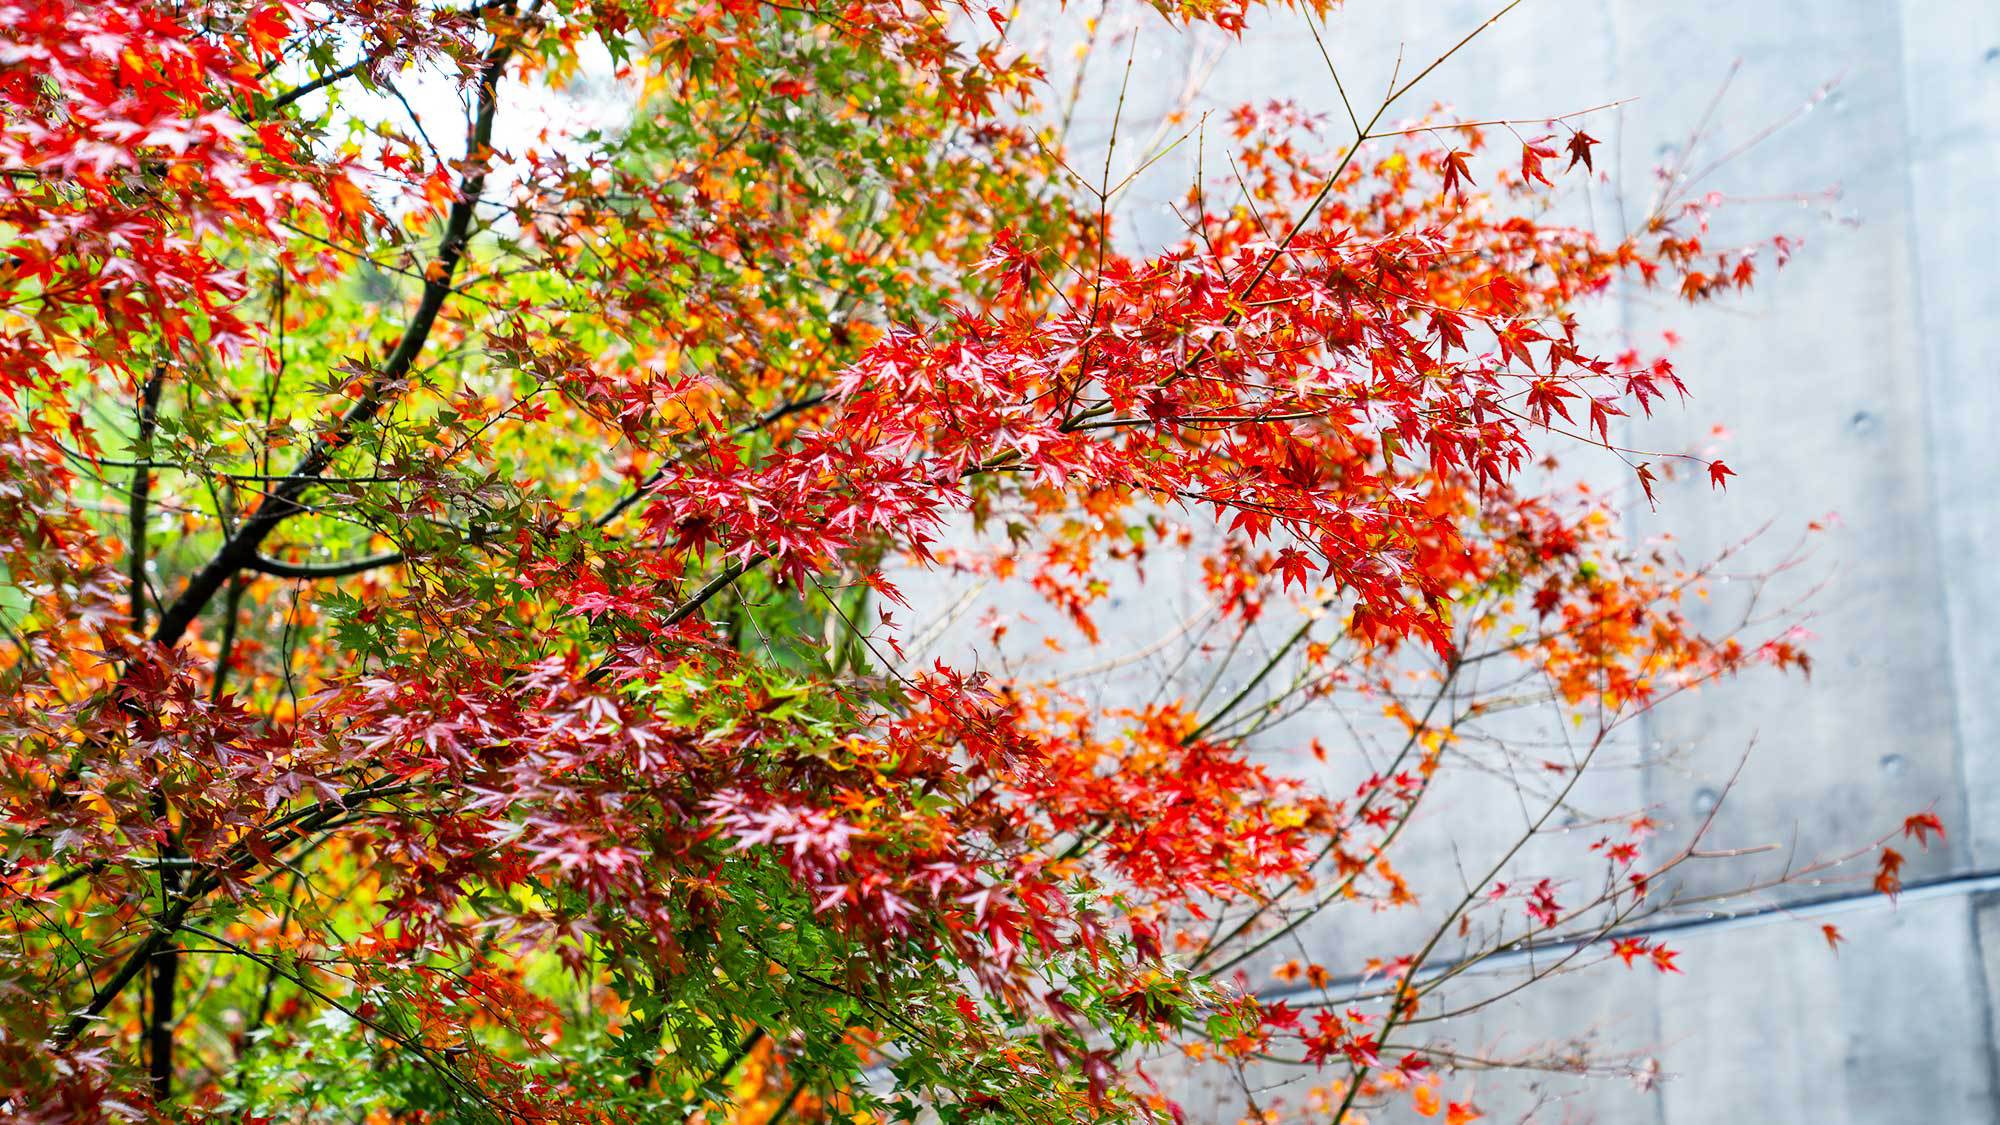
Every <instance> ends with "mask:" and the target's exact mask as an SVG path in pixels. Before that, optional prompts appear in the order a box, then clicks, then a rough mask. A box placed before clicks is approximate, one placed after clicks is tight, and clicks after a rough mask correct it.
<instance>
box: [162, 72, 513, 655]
mask: <svg viewBox="0 0 2000 1125" xmlns="http://www.w3.org/2000/svg"><path fill="white" fill-rule="evenodd" d="M513 52H514V41H513V40H512V39H506V40H502V41H500V42H497V43H495V44H494V46H493V47H492V48H491V49H490V50H489V51H487V53H486V60H485V64H484V65H483V66H482V67H481V68H480V73H479V104H478V108H477V110H476V111H475V113H474V116H473V119H472V122H471V125H470V128H469V129H468V130H467V134H466V146H465V151H466V161H467V163H468V164H469V165H470V166H471V168H470V170H469V171H468V172H467V173H466V175H465V178H464V179H463V180H462V181H461V183H460V185H459V198H458V199H457V200H456V201H455V202H454V203H453V204H452V205H451V211H450V213H449V214H448V215H447V217H446V219H445V226H444V236H443V238H442V239H441V240H440V241H439V243H438V253H437V257H436V258H435V259H433V260H432V263H431V268H430V269H429V270H427V271H426V275H425V276H426V280H425V282H424V290H423V295H422V296H421V297H420V298H419V299H418V301H417V307H416V310H415V311H414V312H413V313H412V314H411V316H410V322H409V324H408V325H406V326H405V327H404V329H403V335H402V337H401V338H400V339H399V340H397V342H396V347H395V350H394V351H392V352H390V353H389V358H388V360H387V361H386V362H385V363H383V365H382V367H381V369H380V370H379V371H377V372H376V373H375V376H374V377H373V378H372V379H370V380H369V382H368V385H367V387H366V388H365V389H364V390H363V391H362V394H361V397H360V399H359V400H357V401H356V402H355V403H354V405H353V406H350V407H348V409H347V412H346V413H345V414H343V415H341V417H340V420H339V421H338V422H337V423H335V425H334V427H333V429H332V431H331V432H329V433H327V434H325V435H324V436H322V437H320V438H318V439H316V440H315V441H314V442H313V444H312V448H311V449H309V450H308V451H307V452H306V455H305V456H304V457H303V458H302V459H300V461H299V463H298V465H297V466H296V467H294V468H293V469H292V471H291V473H290V475H288V476H287V477H286V478H285V479H284V480H283V481H282V482H280V483H279V484H278V486H277V487H276V488H273V489H272V490H271V491H270V493H269V494H268V495H267V496H266V498H265V501H264V503H262V504H260V505H259V506H258V508H257V511H256V513H255V514H253V515H252V516H251V517H250V518H249V519H248V520H246V521H245V522H244V524H243V526H242V527H241V528H239V529H238V530H237V532H236V534H234V535H232V536H231V537H230V538H229V540H228V542H226V543H224V544H223V546H222V549H221V550H220V551H218V552H216V554H215V557H213V558H211V559H210V560H209V561H208V564H207V565H206V566H204V567H202V568H201V569H200V570H199V571H197V572H195V574H194V576H193V577H192V578H190V579H188V584H187V588H186V589H185V590H183V591H182V592H181V595H180V597H178V598H176V599H174V603H173V604H172V605H171V606H168V607H167V609H166V610H165V612H163V613H162V614H161V615H160V624H159V627H158V628H157V629H155V630H154V632H153V639H154V641H156V642H158V643H160V644H163V645H172V644H174V643H175V642H177V641H178V640H179V639H180V637H181V635H182V634H183V633H185V632H186V631H187V628H188V626H189V625H191V624H193V623H194V620H195V618H196V617H198V616H199V615H200V613H201V611H202V609H203V608H204V607H206V606H207V605H208V602H209V600H210V599H211V598H213V597H214V596H215V593H216V591H217V590H219V589H221V588H222V585H223V583H225V582H227V581H228V580H229V579H230V577H231V576H232V575H234V574H235V573H236V572H237V571H239V570H241V569H243V568H244V567H246V566H249V565H250V564H251V563H252V562H253V561H254V560H255V559H256V557H257V548H258V547H259V546H260V545H261V544H262V543H263V542H264V540H265V538H266V537H268V536H269V535H270V534H271V532H273V531H275V530H277V527H278V525H279V524H281V523H283V522H284V521H285V520H286V519H288V518H290V517H291V516H293V515H296V514H298V513H299V512H302V511H304V510H305V507H304V505H303V504H301V503H300V502H299V498H300V497H301V496H302V495H304V494H305V492H306V490H307V489H309V488H311V487H312V486H313V485H314V484H315V483H317V482H318V480H319V476H320V474H321V473H322V472H324V471H325V469H326V467H327V466H328V465H329V464H331V463H332V461H333V458H334V455H335V454H336V453H338V452H339V451H340V449H341V448H342V447H344V446H345V445H346V444H347V442H348V439H349V438H350V437H352V435H353V433H354V431H355V430H356V429H357V428H358V427H360V426H362V425H365V424H366V423H367V422H368V421H369V420H371V419H373V418H374V417H375V415H376V414H377V413H378V412H379V411H380V410H381V409H382V406H383V404H384V402H385V401H386V400H387V398H388V395H389V392H390V390H391V389H392V388H394V387H395V386H397V385H398V384H399V383H401V382H402V381H403V379H404V377H406V376H407V375H408V374H409V373H410V368H411V367H412V366H413V365H414V364H415V363H416V360H417V356H418V355H419V354H421V353H422V352H423V349H424V344H425V343H426V342H427V341H428V340H429V339H430V334H431V328H432V326H433V325H434V324H436V323H437V318H438V314H439V313H440V312H441V311H442V310H443V309H444V304H445V301H446V299H447V298H449V297H450V295H451V279H452V275H453V274H454V273H456V272H457V270H458V265H459V262H460V261H461V260H462V259H463V258H464V257H465V251H466V247H467V245H468V243H469V242H470V240H471V233H472V218H473V211H474V208H475V206H476V204H477V202H478V200H479V197H480V195H481V193H482V192H483V191H484V190H485V187H486V172H487V160H488V156H489V154H488V152H487V150H488V148H489V146H490V145H491V144H492V141H493V121H494V116H495V114H496V113H497V111H498V109H499V87H500V75H501V73H502V71H504V70H505V69H506V66H507V60H508V58H509V57H510V56H512V54H513Z"/></svg>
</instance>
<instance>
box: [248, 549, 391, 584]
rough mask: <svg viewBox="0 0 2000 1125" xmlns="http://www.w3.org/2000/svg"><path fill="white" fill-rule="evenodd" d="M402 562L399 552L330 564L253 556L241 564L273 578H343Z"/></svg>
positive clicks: (388, 552) (387, 552)
mask: <svg viewBox="0 0 2000 1125" xmlns="http://www.w3.org/2000/svg"><path fill="white" fill-rule="evenodd" d="M402 561H403V552H401V551H383V552H382V553H381V554H378V555H364V556H362V557H361V558H358V559H346V560H343V561H341V562H330V563H293V562H285V561H284V560H283V559H274V558H272V557H271V556H269V555H253V556H251V558H250V561H248V562H246V563H244V564H243V568H244V569H245V570H254V571H256V572H257V573H259V574H268V575H271V576H272V577H273V578H345V577H347V576H348V575H350V574H360V573H362V572H363V571H369V570H374V569H376V568H377V567H384V566H395V565H396V564H398V563H400V562H402Z"/></svg>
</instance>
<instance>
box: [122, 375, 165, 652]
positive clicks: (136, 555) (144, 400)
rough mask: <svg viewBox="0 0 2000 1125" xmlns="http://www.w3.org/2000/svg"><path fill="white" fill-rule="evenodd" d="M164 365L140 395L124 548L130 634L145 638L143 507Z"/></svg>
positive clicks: (148, 487) (150, 478)
mask: <svg viewBox="0 0 2000 1125" xmlns="http://www.w3.org/2000/svg"><path fill="white" fill-rule="evenodd" d="M166 374H167V368H166V364H164V363H155V364H153V373H152V375H150V376H148V377H147V379H146V385H145V387H144V388H142V389H141V390H140V392H139V428H138V433H137V435H136V436H135V437H134V438H133V446H134V447H135V448H136V449H137V450H138V451H139V456H138V458H137V465H136V467H135V468H134V469H133V470H132V492H131V504H130V508H129V513H130V521H131V522H130V527H131V532H130V534H131V542H130V543H128V544H127V545H126V555H127V556H128V563H129V573H130V577H131V580H132V632H134V633H136V634H138V635H139V636H142V637H143V636H145V635H146V504H147V500H148V498H149V497H150V495H151V493H152V489H153V474H152V470H151V469H150V468H149V463H150V462H151V461H152V457H153V431H154V429H155V428H156V426H157V425H158V423H159V413H160V392H161V390H162V389H163V388H164V387H165V385H166Z"/></svg>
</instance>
